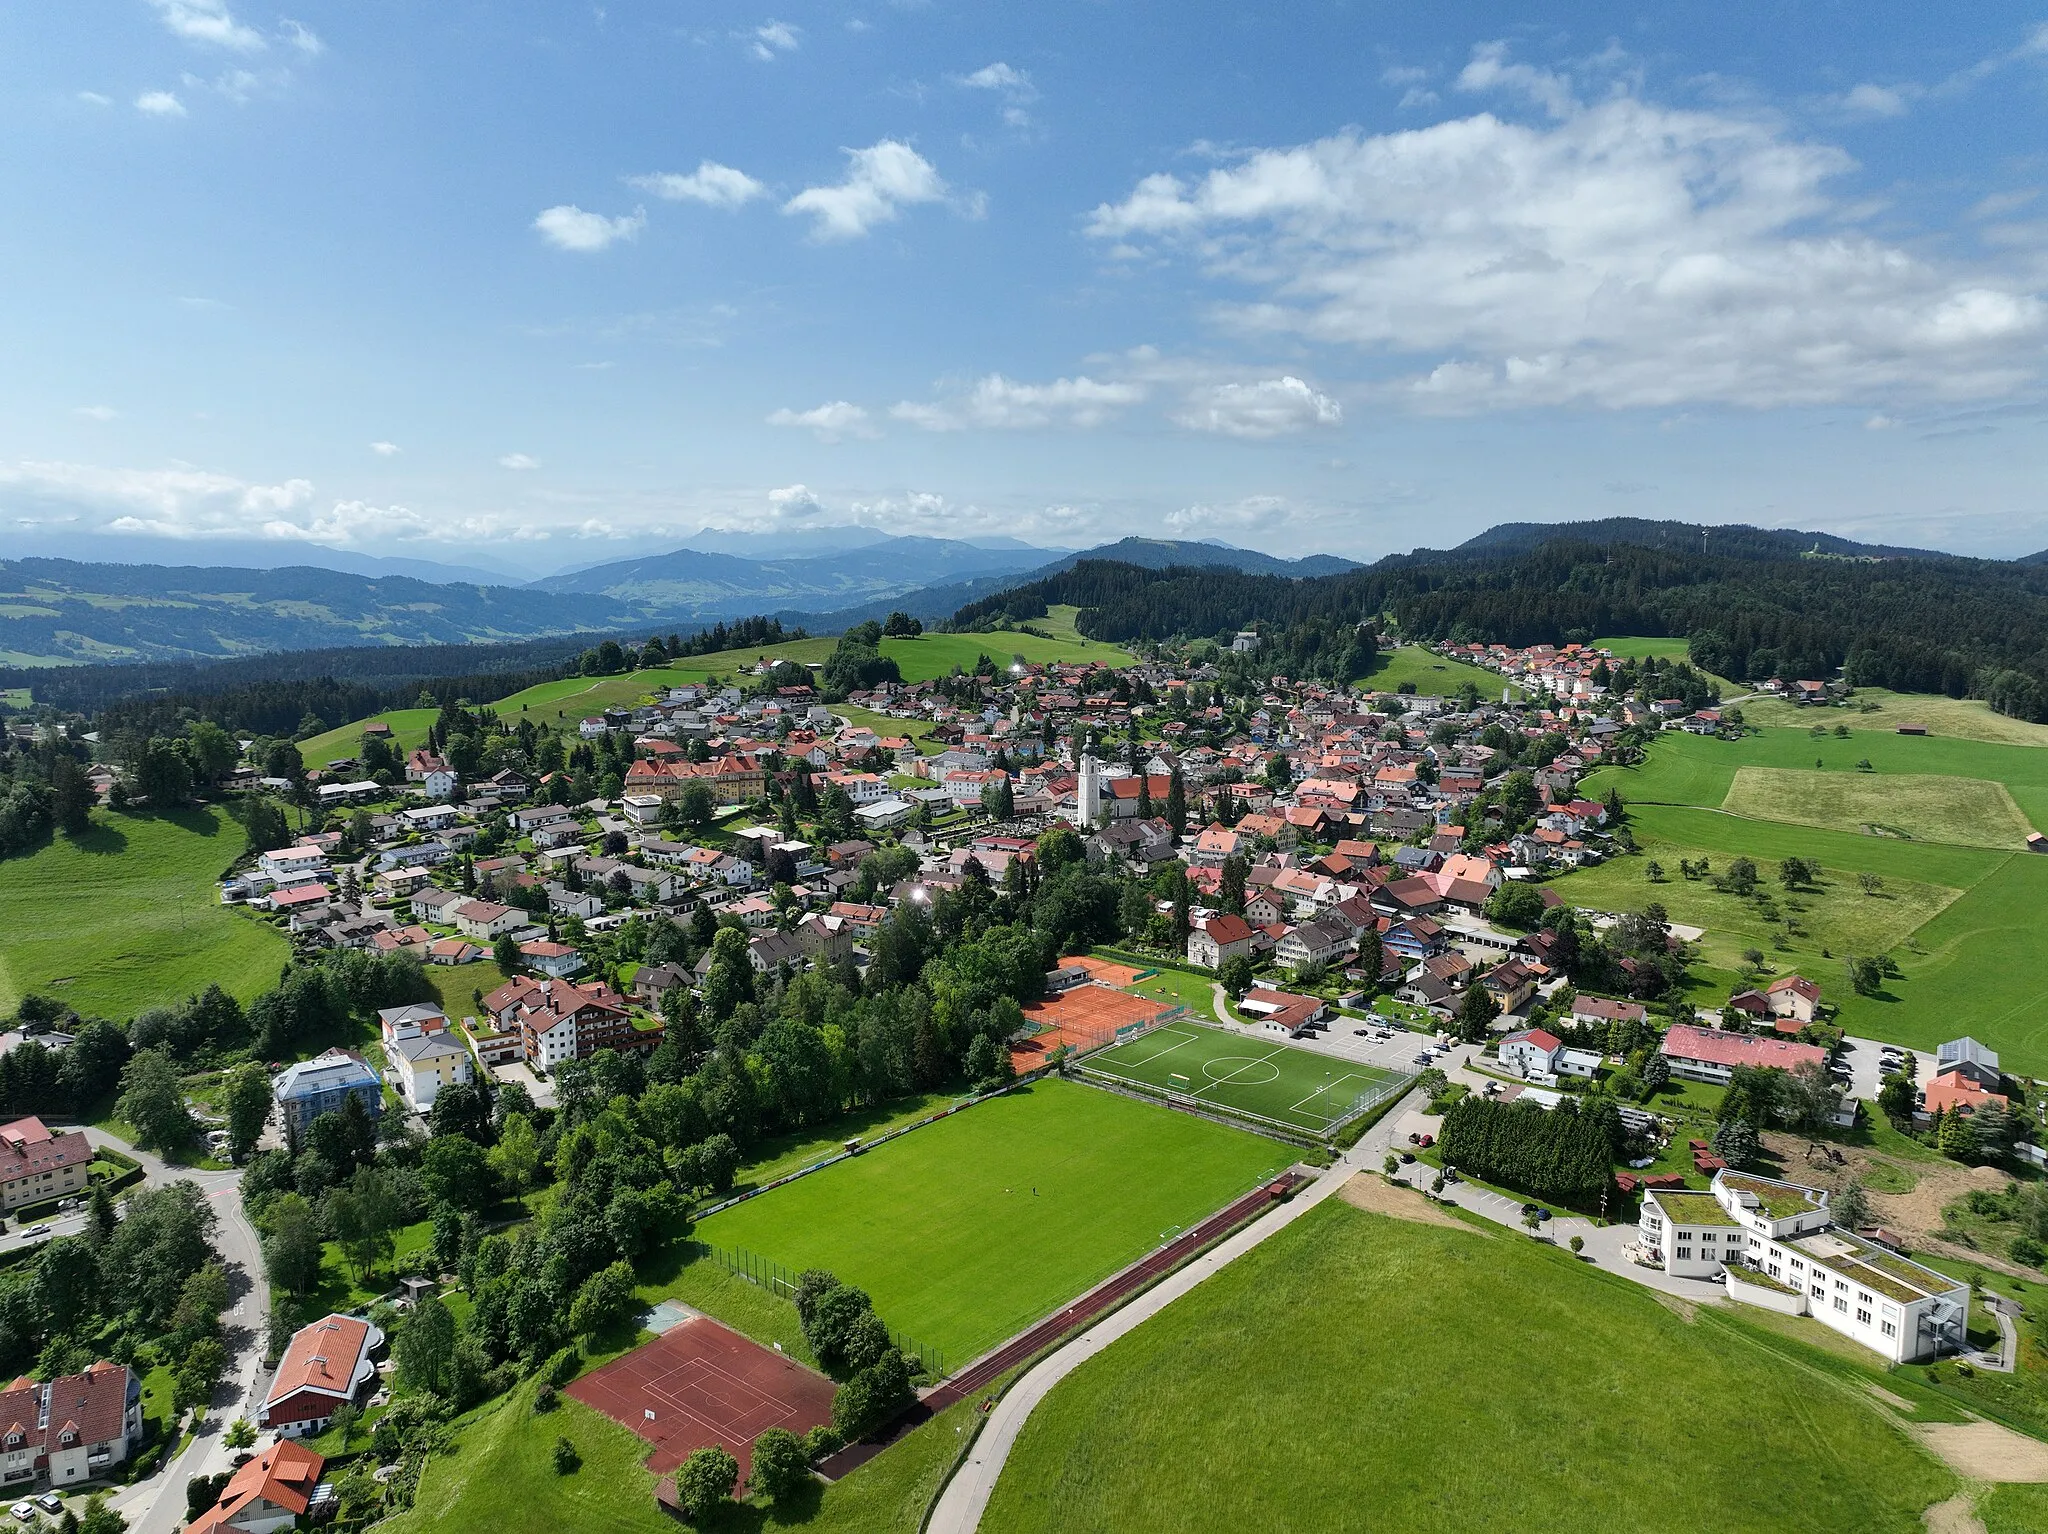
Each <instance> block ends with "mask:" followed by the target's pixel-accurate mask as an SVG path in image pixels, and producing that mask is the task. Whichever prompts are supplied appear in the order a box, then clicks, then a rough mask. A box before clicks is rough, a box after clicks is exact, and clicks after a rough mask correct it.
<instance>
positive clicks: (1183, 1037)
mask: <svg viewBox="0 0 2048 1534" xmlns="http://www.w3.org/2000/svg"><path fill="white" fill-rule="evenodd" d="M1156 1038H1171V1039H1172V1040H1173V1042H1172V1043H1171V1044H1169V1045H1167V1046H1166V1047H1165V1048H1164V1049H1155V1050H1153V1051H1152V1053H1151V1054H1149V1055H1140V1056H1139V1057H1138V1058H1136V1059H1132V1058H1130V1057H1129V1056H1126V1055H1125V1054H1124V1053H1123V1051H1124V1050H1125V1049H1132V1048H1135V1047H1137V1046H1138V1045H1139V1044H1143V1043H1149V1042H1150V1041H1151V1040H1153V1039H1156ZM1200 1038H1201V1035H1200V1034H1197V1033H1185V1032H1182V1031H1181V1030H1180V1029H1177V1028H1160V1029H1156V1030H1154V1031H1153V1032H1151V1033H1148V1034H1146V1035H1145V1037H1144V1038H1142V1039H1133V1040H1131V1042H1130V1043H1129V1044H1126V1045H1123V1046H1122V1047H1121V1048H1119V1049H1117V1050H1116V1051H1114V1053H1115V1054H1116V1055H1117V1057H1118V1058H1117V1059H1115V1060H1102V1061H1100V1062H1099V1064H1098V1066H1097V1069H1100V1068H1101V1066H1102V1065H1112V1066H1114V1065H1127V1066H1130V1067H1131V1068H1132V1069H1134V1070H1135V1069H1136V1068H1137V1067H1139V1066H1141V1065H1150V1064H1151V1063H1152V1062H1153V1061H1154V1060H1160V1059H1164V1058H1165V1057H1166V1056H1167V1055H1170V1054H1172V1053H1173V1052H1174V1051H1175V1050H1176V1049H1183V1048H1185V1047H1186V1046H1188V1045H1190V1044H1193V1043H1195V1042H1196V1041H1197V1040H1199V1039H1200Z"/></svg>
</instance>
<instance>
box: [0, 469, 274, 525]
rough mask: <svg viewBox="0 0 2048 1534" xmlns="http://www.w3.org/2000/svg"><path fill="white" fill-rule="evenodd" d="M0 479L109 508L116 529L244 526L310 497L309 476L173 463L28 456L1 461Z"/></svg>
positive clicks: (31, 495) (31, 492) (44, 496)
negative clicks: (258, 474) (114, 463)
mask: <svg viewBox="0 0 2048 1534" xmlns="http://www.w3.org/2000/svg"><path fill="white" fill-rule="evenodd" d="M0 486H4V487H6V488H7V489H9V490H11V491H13V492H15V493H16V494H17V495H20V496H22V497H24V498H28V499H34V500H40V501H52V502H61V503H67V504H70V505H74V506H83V507H87V508H89V509H91V510H94V511H98V512H100V513H102V514H106V513H111V514H113V518H114V520H112V521H110V522H108V523H106V524H105V525H106V526H107V527H108V528H109V529H111V530H114V531H122V532H127V531H144V532H154V533H159V534H161V535H163V536H166V537H205V536H207V535H208V534H209V533H217V532H221V531H232V532H241V531H246V530H247V529H248V528H249V526H250V524H251V521H252V519H261V518H265V517H271V516H275V515H277V514H278V513H280V512H285V511H290V510H292V509H294V508H296V507H299V506H303V505H305V504H306V503H307V502H309V501H310V500H311V499H312V496H313V486H312V482H311V481H309V480H304V479H290V480H285V481H283V482H282V483H279V484H269V485H265V484H251V483H249V482H247V481H245V480H241V479H237V478H236V477H234V476H233V475H230V474H220V473H216V472H214V471H212V470H209V469H198V468H194V467H193V466H192V465H190V464H175V465H173V466H172V467H170V468H167V469H104V468H99V467H97V466H95V465H91V464H79V463H63V462H51V461H37V460H29V461H24V462H19V463H0Z"/></svg>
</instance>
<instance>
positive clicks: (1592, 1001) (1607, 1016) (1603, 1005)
mask: <svg viewBox="0 0 2048 1534" xmlns="http://www.w3.org/2000/svg"><path fill="white" fill-rule="evenodd" d="M1571 1015H1572V1021H1573V1022H1575V1023H1641V1022H1647V1021H1648V1020H1649V1017H1650V1009H1649V1008H1648V1007H1646V1006H1644V1005H1643V1004H1642V1003H1641V1002H1639V1001H1609V1000H1608V999H1607V998H1606V997H1604V996H1576V997H1574V998H1573V999H1572V1014H1571Z"/></svg>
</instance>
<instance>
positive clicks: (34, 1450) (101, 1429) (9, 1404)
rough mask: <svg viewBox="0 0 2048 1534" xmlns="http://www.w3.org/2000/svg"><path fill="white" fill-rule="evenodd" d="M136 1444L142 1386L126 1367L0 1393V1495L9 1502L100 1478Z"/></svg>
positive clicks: (20, 1384)
mask: <svg viewBox="0 0 2048 1534" xmlns="http://www.w3.org/2000/svg"><path fill="white" fill-rule="evenodd" d="M141 1442H142V1382H141V1381H140V1380H138V1379H137V1378H136V1377H135V1375H134V1373H133V1372H132V1371H130V1370H129V1369H128V1368H127V1367H126V1366H125V1365H123V1364H114V1363H106V1362H104V1361H102V1362H100V1363H96V1364H94V1365H93V1366H92V1367H91V1368H90V1369H88V1370H86V1371H85V1373H83V1374H66V1375H62V1376H60V1377H59V1378H57V1379H54V1380H51V1381H50V1382H49V1383H48V1384H46V1385H45V1384H39V1383H37V1382H36V1381H35V1380H30V1379H21V1380H16V1381H15V1382H14V1384H12V1385H11V1386H9V1387H8V1388H7V1389H6V1390H0V1491H5V1492H6V1494H7V1495H8V1496H14V1495H16V1489H18V1490H20V1491H26V1490H28V1489H29V1488H30V1487H33V1486H72V1485H78V1484H82V1483H83V1482H85V1481H88V1480H91V1479H93V1478H94V1477H97V1476H105V1475H107V1474H109V1473H110V1472H111V1471H112V1470H113V1469H114V1467H115V1466H116V1465H119V1464H122V1463H123V1462H124V1461H126V1460H127V1458H128V1455H129V1451H130V1450H132V1449H133V1448H134V1447H135V1446H136V1445H137V1444H139V1443H141Z"/></svg>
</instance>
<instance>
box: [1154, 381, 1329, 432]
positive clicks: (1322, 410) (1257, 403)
mask: <svg viewBox="0 0 2048 1534" xmlns="http://www.w3.org/2000/svg"><path fill="white" fill-rule="evenodd" d="M1343 419H1344V408H1343V406H1341V405H1339V404H1338V403H1337V402H1336V401H1335V400H1334V399H1332V398H1330V396H1329V395H1327V394H1323V393H1320V392H1318V391H1317V390H1315V389H1313V388H1311V387H1310V386H1309V385H1308V384H1307V383H1305V382H1303V381H1302V380H1301V379H1299V378H1296V377H1294V376H1293V375H1292V374H1289V375H1287V376H1286V377H1283V378H1262V379H1260V380H1259V381H1258V382H1257V383H1225V384H1217V385H1215V386H1214V387H1213V388H1209V389H1205V390H1203V391H1201V392H1199V393H1197V394H1196V395H1195V396H1194V397H1193V398H1192V399H1190V400H1189V401H1188V402H1187V405H1186V407H1185V408H1184V409H1182V410H1181V411H1179V412H1178V413H1177V414H1175V416H1174V420H1175V421H1176V422H1177V423H1178V424H1180V425H1182V426H1185V427H1188V428H1189V429H1190V430H1193V431H1212V432H1219V433H1221V434H1222V435H1224V436H1226V437H1245V438H1251V439H1254V440H1258V439H1263V438H1267V437H1284V436H1287V435H1289V434H1291V433H1294V432H1301V431H1309V430H1312V429H1313V428H1315V427H1317V426H1335V425H1336V424H1337V423H1338V422H1340V421H1342V420H1343Z"/></svg>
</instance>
